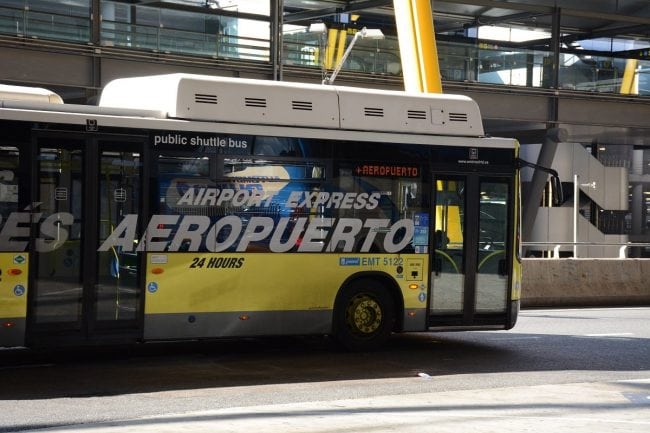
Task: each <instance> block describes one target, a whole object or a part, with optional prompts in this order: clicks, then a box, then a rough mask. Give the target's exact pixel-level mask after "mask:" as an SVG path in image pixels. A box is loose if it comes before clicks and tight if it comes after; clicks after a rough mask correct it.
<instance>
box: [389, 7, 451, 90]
mask: <svg viewBox="0 0 650 433" xmlns="http://www.w3.org/2000/svg"><path fill="white" fill-rule="evenodd" d="M393 8H394V10H395V22H396V24H397V36H398V39H399V50H400V56H401V58H402V74H403V76H404V89H405V90H406V91H408V92H421V93H442V80H441V78H440V65H439V63H438V50H437V48H436V35H435V32H434V29H433V13H432V10H431V2H430V0H393Z"/></svg>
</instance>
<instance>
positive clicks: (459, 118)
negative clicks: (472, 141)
mask: <svg viewBox="0 0 650 433" xmlns="http://www.w3.org/2000/svg"><path fill="white" fill-rule="evenodd" d="M449 121H450V122H467V113H449Z"/></svg>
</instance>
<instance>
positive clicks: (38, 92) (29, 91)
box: [0, 84, 63, 104]
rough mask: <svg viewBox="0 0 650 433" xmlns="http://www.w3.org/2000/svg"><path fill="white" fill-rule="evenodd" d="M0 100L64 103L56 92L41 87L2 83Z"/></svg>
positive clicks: (0, 85)
mask: <svg viewBox="0 0 650 433" xmlns="http://www.w3.org/2000/svg"><path fill="white" fill-rule="evenodd" d="M0 101H32V102H44V103H50V104H63V99H62V98H61V97H60V96H59V95H57V94H56V93H54V92H52V91H50V90H47V89H42V88H40V87H23V86H10V85H8V84H0Z"/></svg>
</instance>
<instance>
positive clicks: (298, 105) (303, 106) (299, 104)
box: [291, 101, 314, 111]
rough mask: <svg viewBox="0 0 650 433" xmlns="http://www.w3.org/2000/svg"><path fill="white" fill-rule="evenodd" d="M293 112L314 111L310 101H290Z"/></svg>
mask: <svg viewBox="0 0 650 433" xmlns="http://www.w3.org/2000/svg"><path fill="white" fill-rule="evenodd" d="M291 107H292V108H293V109H294V110H303V111H312V110H313V109H314V107H313V104H312V102H311V101H291Z"/></svg>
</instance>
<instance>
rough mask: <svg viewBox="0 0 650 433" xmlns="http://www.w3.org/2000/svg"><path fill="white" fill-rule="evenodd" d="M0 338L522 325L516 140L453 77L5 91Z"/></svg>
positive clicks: (188, 81)
mask: <svg viewBox="0 0 650 433" xmlns="http://www.w3.org/2000/svg"><path fill="white" fill-rule="evenodd" d="M0 95H1V96H0V99H2V101H1V102H0V130H1V133H0V211H1V213H0V346H6V347H11V346H28V347H44V346H53V345H80V344H93V345H96V344H115V343H130V342H147V341H161V340H181V339H207V338H218V337H244V336H264V335H308V334H331V335H334V336H336V337H337V338H338V339H339V340H340V341H341V342H342V343H343V345H344V346H346V347H348V348H350V349H361V350H365V349H371V348H375V347H377V346H378V345H380V344H381V343H383V342H384V341H385V340H386V339H387V338H388V337H389V336H390V334H391V333H394V332H413V331H430V330H435V331H441V330H452V329H453V330H459V329H465V330H481V329H509V328H511V327H512V326H514V324H515V321H516V319H517V313H518V310H519V297H520V286H521V263H520V257H519V254H518V251H519V217H518V208H519V173H518V171H519V166H520V163H519V162H518V158H517V153H518V145H517V142H516V141H515V140H511V139H498V138H487V137H485V135H484V132H483V127H482V121H481V116H480V112H479V110H478V107H477V105H476V104H475V103H474V102H473V101H472V100H470V99H468V98H466V97H461V96H450V95H432V94H427V95H424V94H418V95H415V94H406V93H403V92H389V91H379V90H364V89H357V88H345V87H338V86H321V85H307V84H297V83H286V82H272V81H262V80H244V79H234V78H221V77H204V76H196V75H183V74H174V75H164V76H152V77H138V78H126V79H119V80H116V81H113V82H111V83H109V84H108V85H107V86H106V88H105V89H104V91H103V93H102V96H101V99H100V103H99V106H81V105H68V104H63V103H62V102H61V99H60V98H58V97H57V96H56V95H54V94H50V93H48V92H45V91H42V90H40V91H39V90H33V89H32V90H27V89H21V88H13V87H9V86H5V87H2V88H0Z"/></svg>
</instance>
